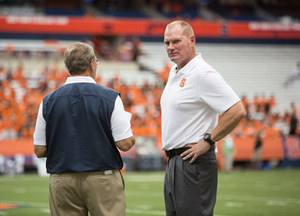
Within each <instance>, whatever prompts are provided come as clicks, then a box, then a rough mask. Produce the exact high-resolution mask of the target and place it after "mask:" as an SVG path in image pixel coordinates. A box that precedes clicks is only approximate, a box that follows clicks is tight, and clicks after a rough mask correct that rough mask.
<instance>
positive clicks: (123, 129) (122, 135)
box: [111, 96, 133, 142]
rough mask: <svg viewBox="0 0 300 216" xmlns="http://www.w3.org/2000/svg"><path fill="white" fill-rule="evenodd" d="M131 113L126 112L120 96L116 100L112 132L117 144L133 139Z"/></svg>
mask: <svg viewBox="0 0 300 216" xmlns="http://www.w3.org/2000/svg"><path fill="white" fill-rule="evenodd" d="M130 119H131V113H129V112H126V111H125V110H124V106H123V103H122V100H121V98H120V96H118V97H117V98H116V101H115V106H114V110H113V113H112V116H111V130H112V135H113V137H114V140H115V142H116V141H120V140H123V139H127V138H129V137H132V136H133V134H132V131H131V124H130Z"/></svg>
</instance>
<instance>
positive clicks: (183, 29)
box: [166, 20, 194, 37]
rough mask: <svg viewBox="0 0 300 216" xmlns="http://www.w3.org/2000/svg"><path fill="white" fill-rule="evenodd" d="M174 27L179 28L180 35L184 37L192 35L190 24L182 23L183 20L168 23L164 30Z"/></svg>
mask: <svg viewBox="0 0 300 216" xmlns="http://www.w3.org/2000/svg"><path fill="white" fill-rule="evenodd" d="M176 25H180V26H181V33H182V35H185V36H187V37H190V36H193V35H194V30H193V28H192V26H191V25H190V24H188V23H187V22H185V21H183V20H177V21H173V22H171V23H169V24H168V25H167V27H166V29H167V28H172V27H174V26H176Z"/></svg>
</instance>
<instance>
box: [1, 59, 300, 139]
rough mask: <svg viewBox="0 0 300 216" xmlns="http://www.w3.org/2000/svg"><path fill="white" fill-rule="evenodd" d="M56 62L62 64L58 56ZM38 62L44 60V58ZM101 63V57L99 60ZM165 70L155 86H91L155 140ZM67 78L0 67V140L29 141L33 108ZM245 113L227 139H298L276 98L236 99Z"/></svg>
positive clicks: (294, 122)
mask: <svg viewBox="0 0 300 216" xmlns="http://www.w3.org/2000/svg"><path fill="white" fill-rule="evenodd" d="M58 55H60V56H58V57H57V58H61V59H62V53H61V54H58ZM41 58H47V56H44V57H42V56H41ZM99 58H100V56H99ZM100 59H101V58H100ZM169 70H170V65H168V64H167V65H166V67H165V68H164V69H163V70H162V71H157V72H156V75H157V78H158V80H159V82H157V84H156V85H150V84H149V83H147V81H145V82H144V84H143V85H141V86H137V85H136V84H130V85H128V84H126V83H125V82H124V81H123V80H122V79H120V78H119V77H117V76H115V77H114V78H112V79H111V80H109V81H108V82H105V83H104V82H103V80H102V78H101V76H100V75H98V76H97V78H96V82H97V83H98V84H101V85H103V86H107V87H109V88H113V89H114V90H116V91H118V92H120V93H121V98H122V100H123V103H124V107H125V110H127V111H129V112H131V113H133V117H132V121H131V124H132V128H133V130H134V132H135V135H137V136H138V135H142V136H147V137H154V138H156V139H160V136H161V128H160V125H161V111H160V97H161V94H162V91H163V89H164V86H165V84H166V81H167V77H168V73H169ZM68 76H69V74H68V72H67V71H66V70H61V69H59V68H58V67H57V65H56V64H53V65H52V66H50V67H48V66H45V67H44V68H43V69H42V70H41V71H39V73H38V76H35V77H32V76H30V75H25V73H24V68H23V66H22V65H19V67H18V68H17V69H16V70H12V69H10V68H8V67H5V66H3V65H2V66H1V67H0V140H4V139H11V138H32V136H33V133H34V130H35V121H36V117H37V112H38V107H39V104H40V102H41V101H42V98H43V96H44V95H46V94H47V93H49V92H50V91H53V90H54V89H56V88H58V87H59V86H61V85H63V84H64V83H65V81H66V79H67V77H68ZM241 99H242V102H243V104H244V106H245V108H246V110H247V117H246V118H244V119H243V120H242V121H241V122H240V123H239V125H238V126H237V127H236V129H235V130H234V131H233V133H232V135H233V136H236V137H256V136H257V135H259V136H260V137H262V138H263V137H279V136H283V135H289V134H290V135H300V128H299V123H298V122H299V116H297V115H298V114H297V107H296V106H295V104H294V103H292V104H291V107H290V110H287V111H286V112H284V113H280V112H277V111H276V106H277V101H276V95H270V96H269V95H268V96H261V95H260V96H255V97H254V98H252V99H249V98H247V95H241Z"/></svg>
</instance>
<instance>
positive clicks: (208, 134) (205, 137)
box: [203, 133, 215, 145]
mask: <svg viewBox="0 0 300 216" xmlns="http://www.w3.org/2000/svg"><path fill="white" fill-rule="evenodd" d="M210 137H211V136H210V133H206V134H204V136H203V139H204V140H205V141H206V142H208V143H209V144H210V145H214V144H215V142H214V141H212V140H211V138H210Z"/></svg>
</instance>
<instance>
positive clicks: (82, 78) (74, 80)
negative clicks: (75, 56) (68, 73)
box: [65, 76, 96, 84]
mask: <svg viewBox="0 0 300 216" xmlns="http://www.w3.org/2000/svg"><path fill="white" fill-rule="evenodd" d="M72 83H96V81H95V80H94V79H93V78H92V77H89V76H74V77H68V78H67V81H66V83H65V84H72Z"/></svg>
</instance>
